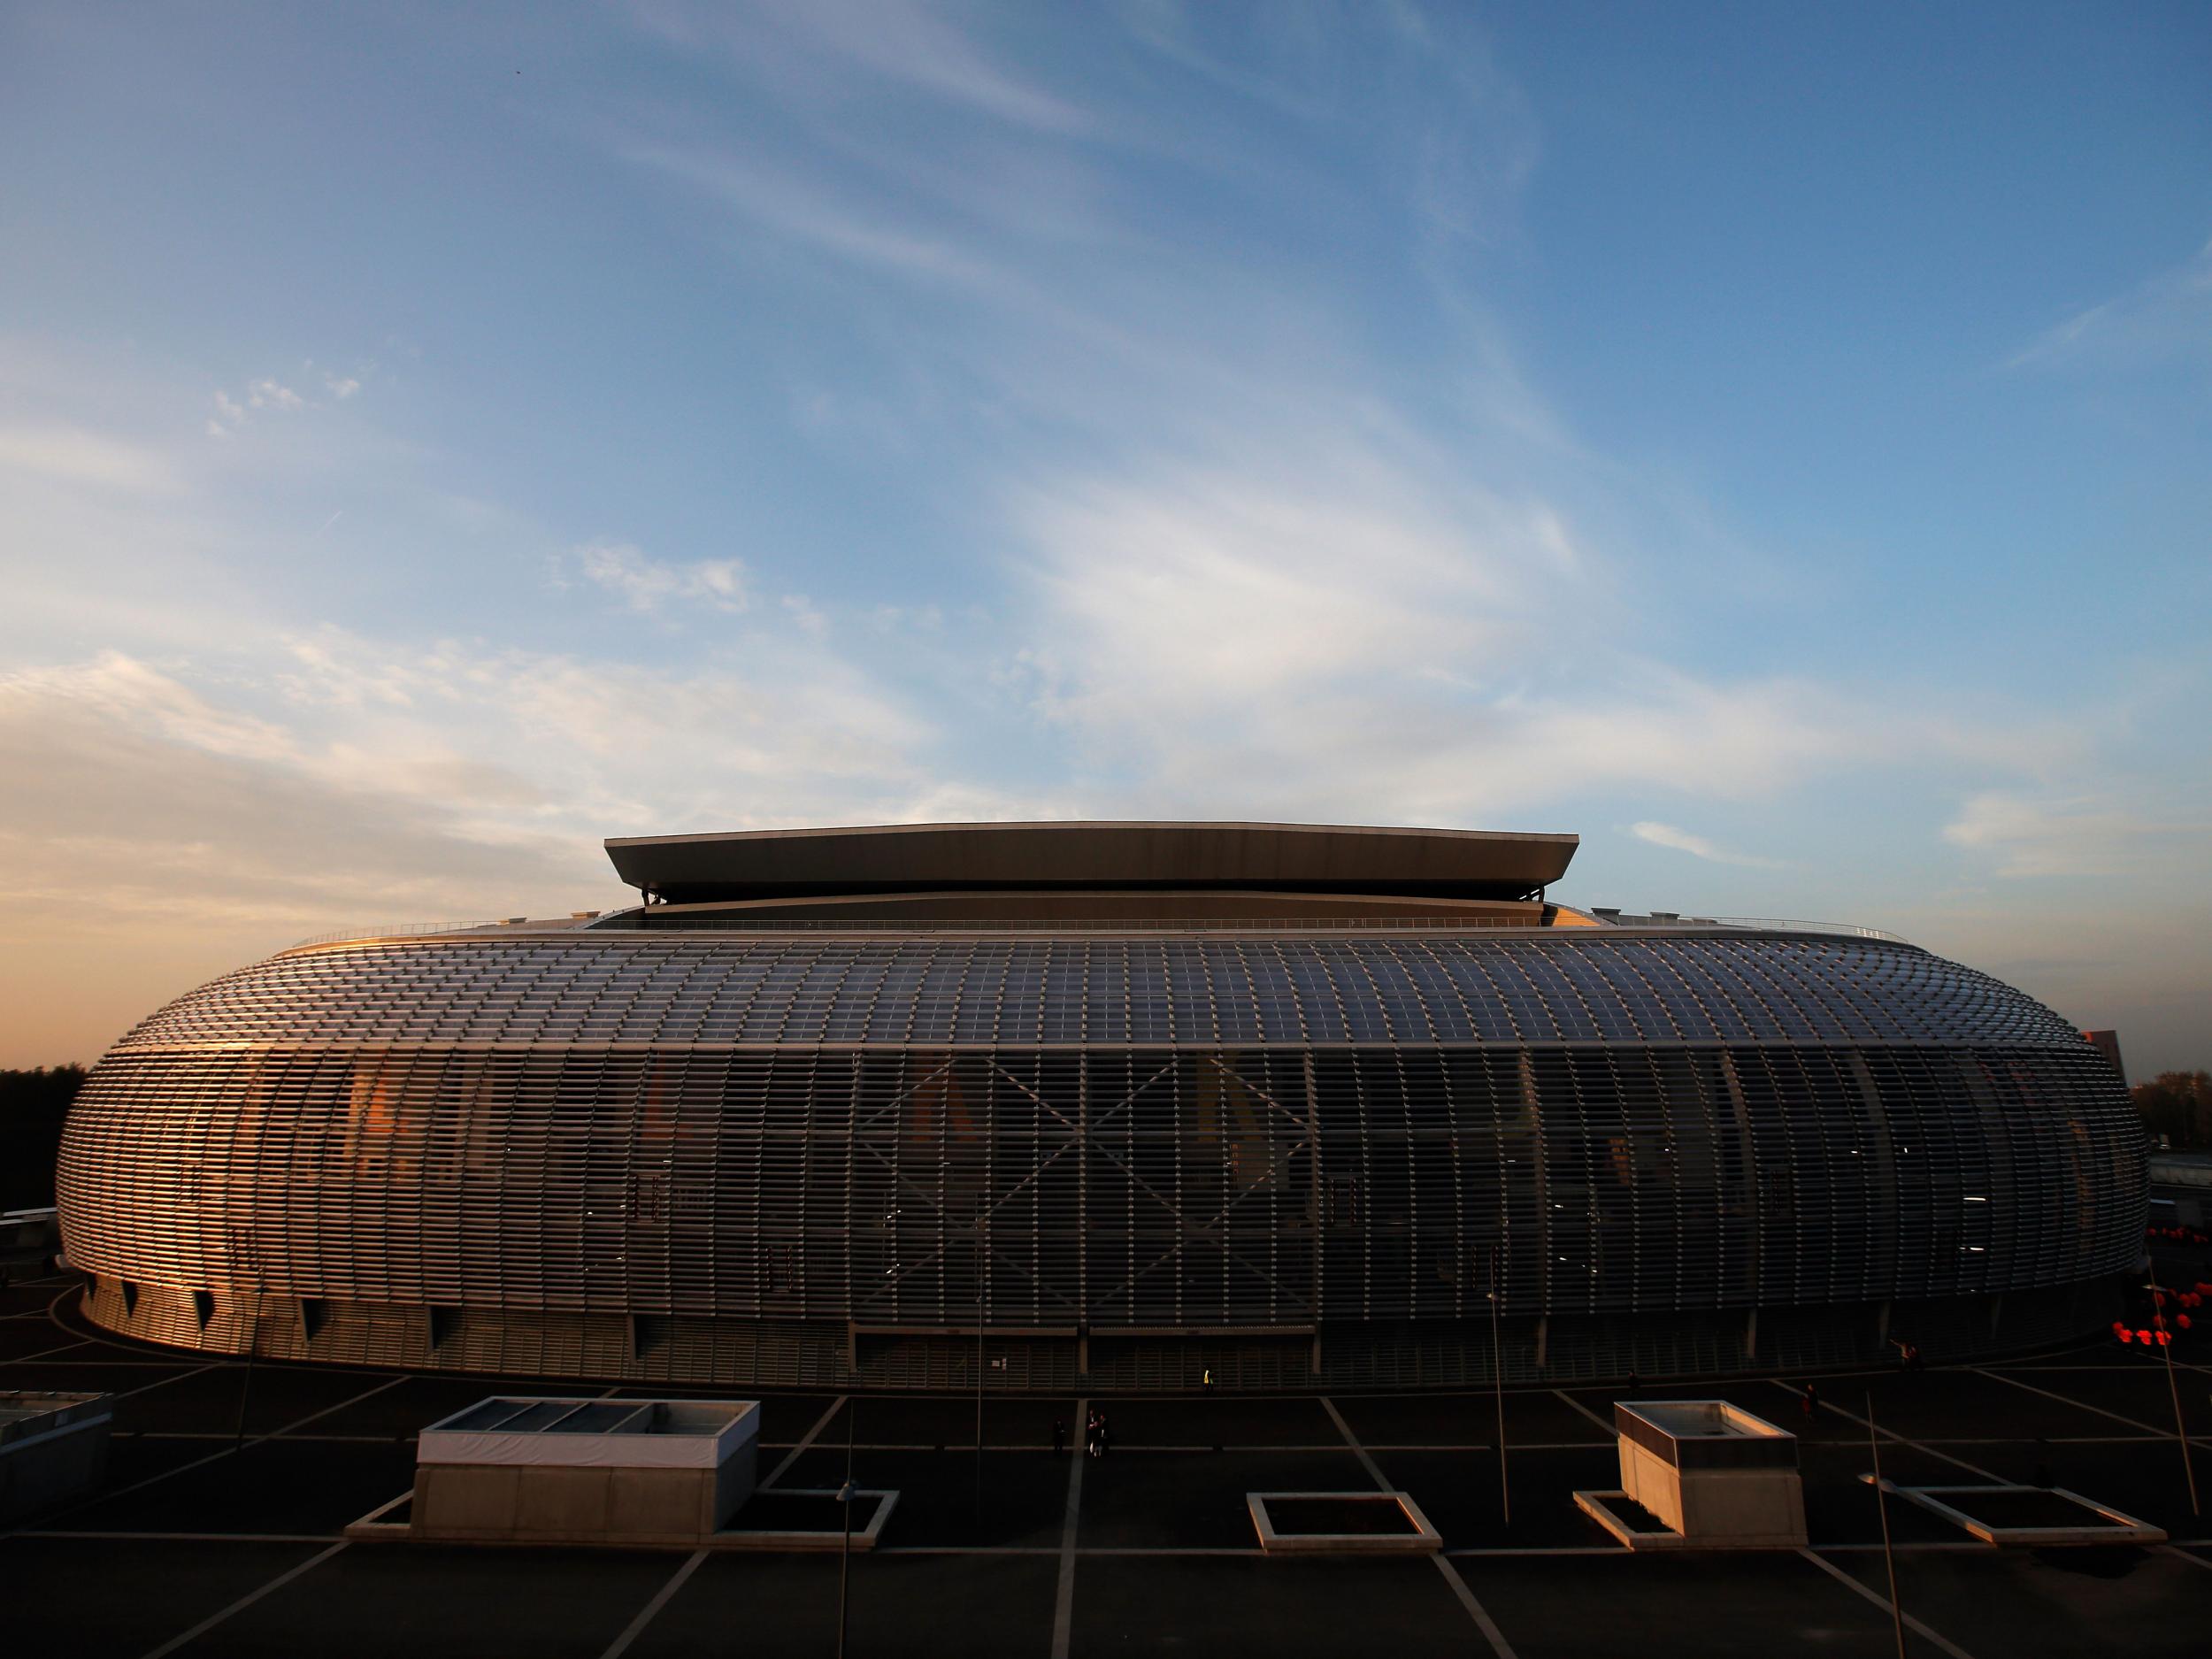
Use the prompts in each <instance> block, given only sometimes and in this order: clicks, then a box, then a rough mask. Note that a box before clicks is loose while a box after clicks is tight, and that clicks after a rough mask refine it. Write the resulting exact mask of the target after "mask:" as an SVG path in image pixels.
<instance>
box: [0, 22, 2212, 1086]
mask: <svg viewBox="0 0 2212 1659" xmlns="http://www.w3.org/2000/svg"><path fill="white" fill-rule="evenodd" d="M2208 84H2212V14H2208V13H2207V12H2205V10H2204V9H2203V8H2201V7H2200V6H2192V5H2175V6H2137V7H2129V8H2114V7H2095V6H2022V5H2007V6H1994V5H1992V6H1986V7H1976V6H1949V7H1941V8H1928V7H1920V6H1899V7H1895V8H1881V7H1873V6H1865V5H1853V6H1834V7H1813V6H1790V7H1773V6H1750V5H1746V6H1741V7H1728V6H1717V5H1716V6H1701V7H1632V6H1618V7H1616V6H1547V7H1530V8H1522V9H1518V10H1506V9H1503V8H1494V7H1485V6H1470V5H1442V4H1439V5H1432V6H1427V7H1421V6H1416V5H1412V4H1403V5H1392V4H1372V5H1347V6H1343V7H1330V6H1318V5H1315V6H1306V5H1296V4H1270V5H1266V6H1256V7H1250V8H1242V7H1234V6H1230V5H1225V4H1203V5H1190V6H1180V5H1177V4H1169V3H1167V0H1154V3H1144V4H1139V3H1135V0H1132V3H1131V4H1122V5H1110V4H1098V5H1089V6H1081V7H1050V8H1044V7H1023V6H1000V7H993V6H983V5H923V4H910V3H909V0H867V3H866V4H858V3H855V4H833V3H831V0H807V3H805V4H796V3H794V4H759V5H690V4H677V3H675V0H665V3H664V0H653V3H650V4H632V5H616V6H607V7H591V8H555V7H551V6H545V5H516V6H512V7H506V8H499V7H476V8H471V9H468V10H467V11H465V12H455V11H453V10H451V9H449V8H442V7H419V8H418V7H410V6H405V5H378V6H361V7H342V6H338V7H303V8H292V9H279V8H273V7H229V6H224V5H220V4H212V5H204V6H197V7H194V8H191V9H189V10H186V9H183V8H171V7H143V8H111V7H105V6H100V5H94V4H82V3H81V0H80V3H73V4H59V5H46V4H18V5H15V6H13V7H11V8H9V9H8V11H7V12H5V14H4V16H0V144H4V146H5V150H6V153H7V154H9V156H10V157H12V165H10V166H9V167H8V168H7V169H5V170H4V173H0V500H4V501H5V502H6V503H7V505H8V511H6V513H5V514H4V515H0V575H4V580H5V592H6V595H7V599H8V603H6V605H5V606H4V607H0V742H4V744H5V745H6V749H7V759H8V763H9V764H8V773H9V776H10V778H11V780H12V782H11V785H10V787H9V790H8V791H7V795H6V797H5V799H4V803H0V852H4V854H5V858H4V863H0V891H4V896H5V898H6V901H7V902H6V904H5V906H4V908H0V934H4V936H5V947H6V948H5V949H4V951H0V1064H35V1063H39V1062H42V1061H43V1062H52V1061H60V1060H65V1059H72V1058H83V1059H89V1058H91V1057H93V1056H95V1055H96V1054H97V1053H98V1051H99V1050H100V1049H101V1048H103V1047H104V1045H105V1044H106V1043H107V1042H108V1041H111V1039H112V1037H113V1036H114V1035H115V1034H117V1033H119V1031H120V1030H121V1029H122V1028H123V1027H124V1026H125V1025H127V1024H129V1023H130V1021H131V1020H133V1019H134V1018H136V1017H138V1016H139V1015H141V1014H142V1013H143V1012H145V1011H148V1010H150V1008H151V1007H152V1006H153V1005H154V1004H155V1003H157V1002H159V1001H161V1000H163V999H164V998H165V997H166V996H168V995H173V994H174V993H175V992H177V991H180V990H181V989H184V988H186V987H188V986H189V985H190V984H192V983H195V982H196V981H197V980H199V979H204V978H206V977H209V976H210V975H211V974H213V973H215V972H219V971H221V970H223V969H225V968H227V967H229V966H233V965H235V964H238V963H240V962H242V961H244V960H248V959H250V958H251V957H253V956H257V955H259V954H262V953H264V952H265V951H266V950H268V949H274V948H276V947H278V946H280V945H282V944H284V943H287V942H288V941H291V940H292V939H295V938H296V937H298V936H300V935H302V934H303V933H311V932H315V931H319V930H320V929H324V928H330V927H335V926H343V925H347V924H350V923H363V922H376V921H385V920H410V919H430V918H444V917H452V918H469V917H476V916H480V915H484V914H488V913H497V914H503V913H518V912H520V911H522V910H531V911H533V912H542V911H546V910H566V909H569V908H572V907H583V906H591V905H597V904H604V903H609V902H617V901H618V899H619V897H620V893H619V890H618V889H615V888H614V887H612V883H611V876H610V874H609V873H608V872H607V870H606V867H605V865H604V863H603V857H602V856H601V855H600V853H599V852H598V850H597V846H596V842H597V838H599V837H601V836H603V835H606V834H611V833H613V834H623V833H652V832H655V831H680V830H695V829H717V828H741V827H753V826H774V825H786V824H806V823H854V822H880V821H894V820H910V819H922V818H1008V817H1058V816H1094V817H1153V816H1193V817H1219V818H1291V819H1305V820H1319V821H1349V822H1375V823H1422V824H1442V825H1458V826H1475V827H1503V828H1530V829H1543V830H1555V829H1566V830H1574V831H1577V832H1579V833H1581V834H1582V835H1583V837H1584V841H1585V846H1584V849H1583V851H1582V853H1581V854H1580V856H1579V858H1578V864H1577V868H1576V870H1575V872H1573V874H1572V875H1571V878H1570V879H1569V881H1568V883H1567V884H1566V887H1565V888H1564V889H1563V892H1562V895H1561V896H1563V897H1565V898H1567V899H1569V900H1571V901H1574V902H1584V903H1618V904H1624V905H1627V906H1630V907H1632V908H1644V907H1648V906H1658V907H1661V908H1670V909H1678V910H1686V911H1699V912H1708V911H1717V912H1722V913H1728V914H1740V915H1783V916H1809V917H1816V918H1848V919H1854V920H1859V921H1863V922H1868V923H1872V924H1875V925H1879V926H1890V927H1893V928H1895V929H1897V930H1899V931H1901V932H1903V933H1906V934H1908V935H1909V937H1912V938H1914V939H1916V940H1917V941H1920V942H1923V943H1925V944H1927V945H1929V946H1931V947H1932V948H1933V949H1938V950H1940V951H1943V952H1945V953H1946V954H1948V955H1953V956H1958V957H1960V958H1962V959H1963V960H1966V961H1968V962H1970V963H1972V964H1975V965H1977V966H1980V967H1983V968H1985V969H1987V970H1989V971H1990V972H1995V973H1998V974H2000V975H2001V976H2002V977H2005V978H2008V979H2013V980H2014V981H2016V982H2017V983H2019V984H2021V985H2023V986H2024V987H2026V988H2027V989H2029V990H2031V991H2032V992H2034V993H2035V994H2036V995H2039V996H2042V997H2043V998H2045V999H2046V1000H2047V1001H2049V1002H2052V1003H2053V1005H2054V1006H2055V1007H2057V1008H2059V1009H2060V1010H2062V1012H2064V1013H2065V1014H2067V1015H2068V1016H2069V1017H2070V1018H2075V1019H2077V1020H2078V1021H2080V1022H2081V1023H2083V1024H2085V1025H2116V1026H2117V1027H2118V1028H2119V1029H2120V1030H2121V1032H2122V1035H2123V1041H2124V1044H2125V1045H2126V1047H2127V1048H2128V1052H2129V1057H2130V1061H2131V1070H2132V1071H2135V1072H2137V1073H2139V1074H2140V1073H2144V1072H2146V1071H2149V1070H2152V1069H2156V1068H2158V1067H2162V1066H2172V1065H2180V1064H2190V1065H2197V1064H2212V1040H2208V1033H2207V1030H2206V1023H2207V1022H2206V1019H2205V1011H2206V1004H2207V995H2206V992H2207V986H2208V979H2212V944H2208V942H2207V941H2208V940H2212V857H2208V853H2212V834H2208V829H2212V798H2208V796H2212V791H2208V788H2207V787H2206V782H2205V776H2206V762H2207V759H2208V748H2212V744H2208V741H2207V736H2206V732H2207V728H2208V721H2207V720H2206V718H2204V710H2205V706H2206V698H2207V691H2208V684H2207V672H2206V652H2205V634H2206V623H2207V621H2208V612H2212V560H2208V536H2207V531H2206V526H2207V525H2208V524H2212V446H2208V442H2207V440H2208V436H2212V397H2208V393H2212V99H2208V98H2207V97H2206V96H2204V89H2205V88H2206V86H2207V85H2208Z"/></svg>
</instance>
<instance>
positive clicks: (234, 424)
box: [206, 362, 361, 438]
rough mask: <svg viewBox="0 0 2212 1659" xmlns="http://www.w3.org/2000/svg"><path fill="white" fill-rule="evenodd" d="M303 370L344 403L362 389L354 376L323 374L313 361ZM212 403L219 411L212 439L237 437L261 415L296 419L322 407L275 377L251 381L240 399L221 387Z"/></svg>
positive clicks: (211, 424)
mask: <svg viewBox="0 0 2212 1659" xmlns="http://www.w3.org/2000/svg"><path fill="white" fill-rule="evenodd" d="M300 366H301V368H302V369H303V371H305V372H307V373H312V374H316V375H317V376H318V377H319V379H320V380H321V381H322V385H323V389H324V390H325V391H326V392H328V393H329V394H330V396H332V397H333V398H334V399H336V400H337V401H338V402H340V403H343V402H345V401H346V400H347V399H348V398H349V397H352V396H355V395H356V394H357V393H358V392H359V391H360V389H361V382H360V381H359V380H357V379H356V378H354V377H352V376H350V375H340V374H332V373H326V372H323V371H319V370H318V369H316V367H315V365H314V364H313V363H312V362H307V363H303V364H302V365H300ZM210 401H211V404H212V407H213V409H214V411H215V412H214V413H213V414H211V415H210V416H209V417H208V418H207V423H206V432H207V435H208V436H209V437H211V438H228V437H231V436H234V434H236V433H237V432H238V431H239V430H240V428H242V427H243V426H247V425H249V424H250V423H251V421H252V420H253V419H254V418H255V414H256V412H257V411H258V412H259V413H261V414H265V415H296V414H298V413H299V412H300V411H303V410H305V409H311V408H316V407H319V406H320V405H317V404H314V403H310V402H309V400H308V399H307V398H306V397H305V396H303V395H302V394H301V393H299V392H297V391H295V390H294V389H293V388H291V387H289V386H287V385H286V384H285V383H284V382H283V381H282V380H278V379H276V378H275V377H274V376H273V375H266V374H265V375H263V376H262V377H261V378H260V379H258V380H250V381H248V382H247V383H246V384H245V385H244V386H243V387H242V388H239V391H238V394H237V396H232V395H231V393H230V392H229V391H228V390H227V389H226V388H222V387H218V388H216V389H215V393H214V396H213V397H212V398H211V400H210Z"/></svg>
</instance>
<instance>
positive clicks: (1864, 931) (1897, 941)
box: [1686, 916, 1912, 945]
mask: <svg viewBox="0 0 2212 1659" xmlns="http://www.w3.org/2000/svg"><path fill="white" fill-rule="evenodd" d="M1686 919H1695V920H1699V921H1708V922H1717V923H1718V924H1720V926H1723V927H1765V928H1771V929H1774V930H1776V931H1778V932H1781V933H1848V934H1850V935H1851V936H1852V937H1853V938H1854V939H1879V940H1883V941H1886V942H1887V943H1890V944H1893V945H1909V944H1910V943H1912V941H1910V940H1909V939H1907V938H1906V937H1905V936H1904V934H1902V933H1890V932H1888V931H1886V929H1883V928H1879V927H1861V926H1859V925H1858V924H1857V923H1855V922H1808V921H1803V920H1801V919H1799V918H1795V917H1787V916H1706V917H1699V918H1686Z"/></svg>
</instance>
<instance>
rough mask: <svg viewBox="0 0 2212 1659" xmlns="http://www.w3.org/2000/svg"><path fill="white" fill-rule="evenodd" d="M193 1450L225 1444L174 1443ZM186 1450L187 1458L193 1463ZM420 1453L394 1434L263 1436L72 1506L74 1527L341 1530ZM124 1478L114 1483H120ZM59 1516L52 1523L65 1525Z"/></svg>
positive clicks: (409, 1478)
mask: <svg viewBox="0 0 2212 1659" xmlns="http://www.w3.org/2000/svg"><path fill="white" fill-rule="evenodd" d="M164 1444H165V1445H169V1446H180V1447H182V1448H185V1449H186V1450H187V1452H188V1454H189V1457H202V1458H204V1457H208V1455H209V1454H210V1453H211V1452H216V1453H223V1452H224V1451H225V1447H224V1443H223V1442H221V1441H217V1442H215V1443H214V1444H213V1445H210V1444H208V1443H207V1442H205V1441H198V1442H194V1441H169V1442H165V1443H164ZM189 1457H188V1459H187V1462H189ZM414 1479H415V1451H414V1448H413V1447H411V1446H408V1445H404V1444H401V1443H397V1442H394V1443H390V1444H381V1443H378V1442H373V1441H371V1442H364V1443H334V1442H331V1441H324V1440H261V1441H255V1442H249V1443H248V1445H247V1446H246V1448H245V1449H244V1450H242V1451H238V1452H229V1453H227V1454H226V1455H218V1456H215V1457H213V1458H212V1459H211V1461H208V1462H206V1463H201V1464H200V1465H199V1466H198V1467H196V1468H191V1467H183V1466H181V1465H180V1472H177V1473H174V1474H171V1475H169V1476H168V1477H167V1478H166V1479H161V1480H158V1481H156V1482H155V1483H154V1484H153V1485H151V1486H145V1487H143V1488H142V1489H140V1490H138V1491H135V1492H132V1491H127V1490H118V1491H117V1492H116V1495H113V1496H111V1497H106V1498H102V1499H99V1500H96V1502H92V1503H90V1504H88V1505H87V1506H85V1507H84V1508H83V1509H77V1510H73V1511H72V1512H71V1513H70V1514H69V1516H68V1517H67V1521H66V1525H69V1526H71V1527H73V1528H83V1529H91V1530H109V1531H117V1532H310V1533H326V1534H329V1535H331V1536H335V1535H336V1534H337V1533H338V1532H340V1531H342V1529H343V1528H344V1527H345V1526H346V1525H348V1524H349V1522H352V1521H357V1520H358V1519H360V1518H361V1517H363V1516H364V1515H366V1514H367V1513H368V1512H369V1511H370V1510H371V1509H375V1508H376V1507H377V1506H378V1505H379V1504H381V1503H383V1502H385V1501H386V1500H388V1499H390V1498H395V1497H397V1496H398V1495H399V1494H401V1493H403V1492H405V1491H406V1490H408V1489H409V1488H410V1487H411V1486H413V1485H414ZM129 1484H131V1483H130V1482H128V1481H117V1482H115V1483H114V1485H115V1486H116V1487H118V1488H120V1487H124V1486H128V1485H129ZM61 1524H62V1523H59V1522H57V1523H55V1525H61Z"/></svg>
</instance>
